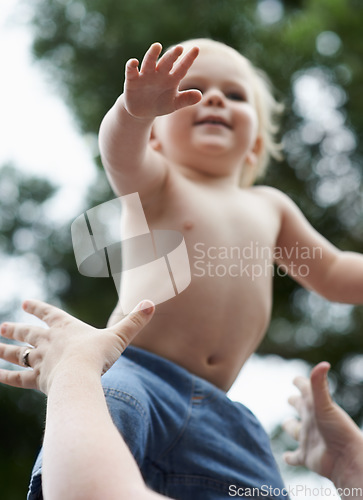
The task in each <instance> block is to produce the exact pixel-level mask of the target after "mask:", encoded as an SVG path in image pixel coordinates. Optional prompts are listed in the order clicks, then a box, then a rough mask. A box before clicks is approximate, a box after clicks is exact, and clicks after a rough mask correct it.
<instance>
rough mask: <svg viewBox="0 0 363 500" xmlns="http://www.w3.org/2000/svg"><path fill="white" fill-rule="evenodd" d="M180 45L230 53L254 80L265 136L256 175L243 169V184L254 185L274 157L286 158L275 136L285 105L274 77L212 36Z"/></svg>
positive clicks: (254, 89) (241, 180)
mask: <svg viewBox="0 0 363 500" xmlns="http://www.w3.org/2000/svg"><path fill="white" fill-rule="evenodd" d="M180 45H182V46H183V47H185V48H189V47H192V46H197V47H199V48H200V49H201V50H206V49H207V50H208V49H209V50H211V49H212V50H213V51H215V50H220V51H224V52H227V53H228V55H230V56H232V57H234V58H235V59H236V61H238V62H239V63H241V61H243V63H244V64H245V65H246V67H247V69H248V70H249V72H250V75H251V78H252V81H253V82H252V83H253V91H254V98H255V104H256V111H257V116H258V134H259V136H260V137H261V139H262V147H261V151H260V152H259V154H258V161H257V164H256V166H255V168H254V171H253V173H252V175H251V173H248V172H247V175H246V171H245V170H244V169H243V170H242V174H241V179H240V185H241V186H247V185H251V184H253V183H254V181H255V180H256V179H257V178H258V177H261V176H262V175H263V174H264V173H265V172H266V169H267V166H268V163H269V161H270V158H271V157H272V158H275V159H277V160H281V158H282V153H281V150H282V146H281V144H280V143H279V142H277V141H276V138H275V135H276V133H277V132H278V129H279V127H278V125H277V123H276V118H277V117H278V115H279V114H281V113H282V111H283V105H282V104H280V103H278V102H277V101H276V99H275V98H274V96H273V94H272V85H271V82H270V79H269V78H268V76H267V75H266V73H265V72H264V71H262V70H260V69H258V68H256V67H255V66H254V65H253V64H252V63H251V61H250V60H249V59H247V58H246V57H244V56H243V55H242V54H240V53H239V52H238V51H237V50H235V49H233V48H232V47H230V46H229V45H226V44H225V43H222V42H217V41H216V40H212V39H209V38H195V39H190V40H185V41H183V42H181V43H180ZM244 174H245V175H244Z"/></svg>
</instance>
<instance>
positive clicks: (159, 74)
mask: <svg viewBox="0 0 363 500" xmlns="http://www.w3.org/2000/svg"><path fill="white" fill-rule="evenodd" d="M161 49H162V47H161V45H160V44H159V43H154V44H153V45H151V47H150V48H149V50H148V51H147V52H146V54H145V57H144V59H143V61H142V64H141V68H140V70H139V69H138V65H139V63H138V61H137V59H130V60H129V61H128V62H127V64H126V75H125V85H124V92H123V94H122V95H121V96H120V97H119V98H118V99H117V101H116V103H115V104H114V106H113V107H112V108H111V109H110V111H109V112H108V113H107V114H106V116H105V118H104V119H103V121H102V124H101V128H100V134H99V145H100V152H101V157H102V161H103V164H104V167H105V169H106V172H107V174H108V177H109V179H110V182H111V185H112V187H113V189H114V191H115V193H116V194H119V195H122V194H127V193H130V192H136V191H138V192H139V193H140V196H141V198H145V197H148V196H150V195H152V194H153V193H155V192H157V191H158V189H160V188H161V186H162V185H163V182H164V181H165V178H166V175H167V166H166V163H165V161H163V157H162V156H161V155H160V154H159V153H158V152H156V151H155V150H153V149H152V147H151V146H150V135H151V130H152V125H153V122H154V119H155V118H156V117H157V116H160V115H165V114H169V113H172V112H174V111H176V110H178V109H180V108H182V107H185V106H190V105H192V104H195V103H197V102H198V101H199V100H200V99H201V94H200V92H199V91H197V90H186V91H183V92H179V90H178V88H179V83H180V81H181V79H182V78H184V76H185V75H186V73H187V71H188V69H189V68H190V66H191V65H192V64H193V61H194V60H195V58H196V57H197V55H198V52H199V51H198V48H197V47H194V48H192V49H191V50H189V51H188V52H187V53H186V54H185V55H183V56H182V57H180V56H181V54H182V52H183V48H182V47H181V46H180V45H177V46H176V47H173V48H171V49H170V50H168V51H167V52H166V53H165V54H164V55H163V56H162V57H161V58H160V59H158V58H159V56H160V53H161Z"/></svg>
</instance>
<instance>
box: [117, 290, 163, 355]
mask: <svg viewBox="0 0 363 500" xmlns="http://www.w3.org/2000/svg"><path fill="white" fill-rule="evenodd" d="M154 311H155V306H154V304H153V303H152V302H151V301H150V300H144V301H142V302H141V303H140V304H138V305H137V306H136V307H135V309H134V310H133V311H132V312H131V313H130V314H129V315H128V316H126V317H125V318H123V319H122V320H121V321H120V322H119V323H116V324H115V325H113V326H112V327H110V328H109V330H110V331H114V332H115V333H116V334H117V335H118V337H119V338H120V341H121V347H122V350H123V351H124V350H125V349H126V347H127V346H128V345H129V343H130V342H131V341H132V339H133V338H134V337H135V336H136V335H137V334H138V333H139V332H140V331H141V330H142V329H143V328H144V326H146V325H147V324H148V323H149V321H150V320H151V318H152V316H153V314H154Z"/></svg>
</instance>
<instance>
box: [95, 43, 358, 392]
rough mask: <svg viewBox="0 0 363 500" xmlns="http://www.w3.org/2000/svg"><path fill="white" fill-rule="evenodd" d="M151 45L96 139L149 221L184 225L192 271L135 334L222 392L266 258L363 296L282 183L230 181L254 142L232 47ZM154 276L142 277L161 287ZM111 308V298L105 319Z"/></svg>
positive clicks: (250, 317)
mask: <svg viewBox="0 0 363 500" xmlns="http://www.w3.org/2000/svg"><path fill="white" fill-rule="evenodd" d="M187 49H189V50H187ZM160 52H161V46H160V44H153V45H152V46H151V48H150V49H149V51H148V52H147V53H146V55H145V57H144V59H143V62H142V64H141V68H140V69H139V68H138V61H136V60H135V59H132V60H130V61H129V62H128V63H127V65H126V82H125V88H124V93H123V94H122V95H121V96H120V97H119V99H118V100H117V101H116V103H115V105H114V106H113V107H112V108H111V110H110V111H109V112H108V113H107V115H106V117H105V118H104V120H103V122H102V125H101V129H100V150H101V155H102V160H103V164H104V166H105V169H106V173H107V175H108V177H109V179H110V182H111V185H112V186H113V189H114V191H115V193H116V194H117V195H124V194H128V193H133V192H139V195H140V197H141V201H142V203H143V208H144V212H145V215H146V218H147V221H148V224H149V227H150V229H151V230H154V229H174V230H177V231H180V232H181V233H182V234H183V235H184V238H185V241H186V245H187V249H188V255H189V258H190V264H191V269H192V281H191V284H190V285H189V287H188V288H187V289H186V290H185V291H184V292H182V293H181V294H180V295H178V296H176V297H175V298H173V299H171V300H168V301H167V302H164V303H162V304H160V305H158V306H157V308H156V313H155V316H154V318H153V321H152V322H151V323H150V324H149V325H147V327H146V328H145V329H144V330H143V331H142V332H141V334H140V335H139V336H138V337H137V339H135V340H134V342H133V343H134V345H137V346H139V347H142V348H144V349H147V350H149V351H152V352H154V353H156V354H159V355H161V356H163V357H165V358H167V359H170V360H172V361H174V362H175V363H178V364H179V365H181V366H184V367H185V368H186V369H188V370H189V371H191V372H192V373H195V374H197V375H199V376H201V377H203V378H205V379H207V380H209V381H211V382H212V383H214V384H215V385H217V386H218V387H220V388H221V389H223V390H225V391H227V390H228V389H229V388H230V386H231V385H232V383H233V381H234V380H235V378H236V376H237V374H238V372H239V370H240V369H241V367H242V366H243V364H244V362H245V361H246V360H247V359H248V357H249V356H250V355H251V354H252V353H253V352H254V351H255V350H256V348H257V346H258V345H259V343H260V342H261V340H262V338H263V336H264V334H265V332H266V328H267V326H268V324H269V319H270V313H271V307H272V279H273V268H272V266H271V265H272V263H273V262H276V263H277V264H279V265H281V266H283V268H284V269H286V271H288V272H289V274H290V275H291V276H293V277H294V278H295V279H296V280H297V281H298V282H299V283H301V284H302V285H304V286H306V287H308V288H310V289H313V290H315V291H316V292H318V293H320V294H321V295H323V296H324V297H326V298H328V299H330V300H333V301H340V302H350V303H361V302H363V286H362V283H363V258H362V257H361V256H360V255H358V254H354V253H347V252H340V251H339V250H338V249H336V248H335V247H334V246H333V245H332V244H330V243H329V242H328V241H327V240H326V239H324V238H323V237H322V236H321V235H319V234H318V233H317V232H316V231H315V230H314V229H313V228H312V227H311V226H310V224H309V223H308V222H307V221H306V219H305V218H304V216H303V215H302V214H301V212H300V210H299V209H298V208H297V207H296V205H295V204H294V203H293V202H292V201H291V200H290V199H289V198H288V197H287V196H286V195H284V194H283V193H281V192H280V191H278V190H275V189H272V188H268V187H253V186H251V187H246V188H243V189H241V188H239V186H238V180H239V177H240V174H241V169H244V171H245V170H246V169H249V170H251V171H252V170H253V168H254V167H255V165H256V162H257V159H258V155H259V153H260V152H261V148H262V146H263V145H262V144H261V136H260V135H259V123H258V113H257V111H256V99H255V95H254V89H253V80H252V77H251V74H250V70H249V69H248V68H247V66H246V64H245V60H244V59H243V58H242V56H240V65H238V64H236V56H233V57H232V56H231V55H230V53H229V52H228V51H226V52H225V51H224V50H223V49H219V50H214V49H213V51H211V50H209V49H208V47H205V46H203V47H202V49H201V50H200V51H199V50H198V48H197V47H194V46H193V45H187V46H186V50H185V52H186V53H183V55H181V54H182V52H183V50H182V47H180V46H177V47H175V48H173V49H171V50H169V51H167V52H166V53H165V54H164V55H163V56H162V57H161V58H159V56H160ZM237 61H238V59H237ZM126 224H127V221H126ZM225 248H227V254H223V253H221V251H222V250H221V249H225ZM232 248H233V249H239V250H240V251H241V252H243V251H244V250H245V249H247V248H251V249H252V250H251V252H250V253H248V254H243V253H240V254H238V252H236V250H235V251H234V254H231V249H232ZM198 249H199V251H198ZM262 249H263V250H262ZM201 250H203V251H204V252H209V256H208V255H205V256H203V258H201ZM276 252H277V253H276ZM215 257H216V258H215ZM241 260H242V268H243V269H244V270H243V269H242V270H241V267H240V266H241V262H240V261H241ZM200 261H203V262H202V263H200ZM198 262H199V263H198ZM208 265H211V266H214V267H213V268H208ZM218 265H219V266H220V267H219V268H218V270H219V274H223V273H224V276H217V275H216V267H217V266H218ZM157 278H158V277H157V276H148V277H146V278H145V279H150V280H153V281H155V283H158V286H161V285H160V283H159V282H158V279H157ZM134 286H135V287H137V283H135V285H134ZM121 293H122V294H126V295H128V294H130V293H132V290H130V289H126V288H125V287H124V288H122V289H121ZM121 313H122V311H121V308H120V306H117V307H116V309H115V311H114V312H113V314H112V316H111V318H110V323H109V324H113V323H114V322H117V321H118V319H119V315H120V314H121Z"/></svg>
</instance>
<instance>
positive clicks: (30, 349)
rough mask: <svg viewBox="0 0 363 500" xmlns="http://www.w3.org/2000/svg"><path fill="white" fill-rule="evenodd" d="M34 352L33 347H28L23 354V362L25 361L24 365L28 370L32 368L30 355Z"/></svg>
mask: <svg viewBox="0 0 363 500" xmlns="http://www.w3.org/2000/svg"><path fill="white" fill-rule="evenodd" d="M32 350H33V348H32V347H28V348H27V349H25V351H24V353H23V356H22V360H23V365H24V366H25V367H26V368H31V365H30V363H29V354H30V353H31V351H32Z"/></svg>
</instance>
